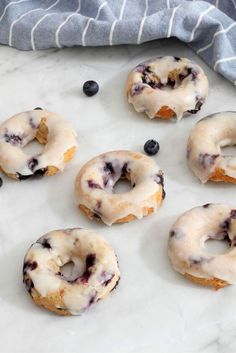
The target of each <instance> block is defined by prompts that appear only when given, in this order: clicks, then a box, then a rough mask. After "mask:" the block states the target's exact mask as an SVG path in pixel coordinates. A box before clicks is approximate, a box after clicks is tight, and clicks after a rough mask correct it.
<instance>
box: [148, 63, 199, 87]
mask: <svg viewBox="0 0 236 353" xmlns="http://www.w3.org/2000/svg"><path fill="white" fill-rule="evenodd" d="M197 75H198V73H197V72H196V71H195V70H193V69H192V68H191V67H187V66H186V67H185V68H183V69H175V70H172V71H170V72H169V73H168V77H167V81H166V83H163V82H161V79H160V77H159V76H158V75H157V74H156V73H155V72H153V71H152V70H151V68H150V66H147V67H146V68H145V69H144V71H143V74H142V82H143V83H144V84H148V85H149V86H150V87H152V88H153V89H162V90H165V91H170V90H173V89H176V88H178V87H179V86H181V85H182V84H183V81H184V80H185V78H187V77H188V78H189V79H191V80H195V79H196V77H197Z"/></svg>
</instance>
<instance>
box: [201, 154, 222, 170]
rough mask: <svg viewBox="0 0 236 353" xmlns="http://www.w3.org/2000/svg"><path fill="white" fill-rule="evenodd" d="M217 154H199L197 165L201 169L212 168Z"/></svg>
mask: <svg viewBox="0 0 236 353" xmlns="http://www.w3.org/2000/svg"><path fill="white" fill-rule="evenodd" d="M218 157H219V154H209V153H200V154H199V157H198V161H199V164H200V165H201V166H202V168H203V169H207V168H210V167H212V166H213V165H214V164H215V160H216V159H217V158H218Z"/></svg>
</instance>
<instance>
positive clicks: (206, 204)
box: [202, 203, 211, 208]
mask: <svg viewBox="0 0 236 353" xmlns="http://www.w3.org/2000/svg"><path fill="white" fill-rule="evenodd" d="M210 205H211V204H210V203H205V205H203V206H202V207H203V208H208V207H210Z"/></svg>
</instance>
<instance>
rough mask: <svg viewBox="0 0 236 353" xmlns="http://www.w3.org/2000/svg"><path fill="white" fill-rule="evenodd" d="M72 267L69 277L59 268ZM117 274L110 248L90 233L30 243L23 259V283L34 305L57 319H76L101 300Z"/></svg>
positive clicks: (64, 233)
mask: <svg viewBox="0 0 236 353" xmlns="http://www.w3.org/2000/svg"><path fill="white" fill-rule="evenodd" d="M68 263H70V264H71V263H72V264H73V265H74V267H73V269H72V272H71V273H70V274H67V275H65V274H63V270H62V268H63V266H65V265H66V264H68ZM119 278H120V272H119V269H118V263H117V258H116V255H115V253H114V251H113V249H112V248H111V246H110V245H109V244H108V243H107V242H106V241H105V240H104V239H103V238H102V237H100V236H99V235H97V234H95V233H94V232H92V231H89V230H85V229H81V228H75V229H65V230H55V231H52V232H50V233H48V234H46V235H44V236H43V237H41V238H40V239H39V240H38V241H37V242H36V243H34V244H33V245H32V246H31V247H30V248H29V250H28V252H27V254H26V256H25V258H24V266H23V282H24V284H25V286H26V289H27V291H28V292H29V293H30V295H31V297H32V299H33V300H34V302H35V303H36V304H38V305H41V306H43V307H45V308H46V309H48V310H50V311H54V312H55V313H57V314H59V315H79V314H81V313H83V311H85V310H86V309H88V308H89V307H90V306H91V305H92V304H94V303H96V302H97V301H98V300H100V299H102V298H105V297H106V296H107V295H108V294H109V293H110V292H111V291H112V290H113V289H114V288H115V287H116V286H117V284H118V281H119Z"/></svg>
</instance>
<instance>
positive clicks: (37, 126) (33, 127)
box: [29, 117, 39, 130]
mask: <svg viewBox="0 0 236 353" xmlns="http://www.w3.org/2000/svg"><path fill="white" fill-rule="evenodd" d="M29 125H30V126H31V127H32V129H34V130H36V129H38V128H39V124H37V123H35V122H34V120H33V118H32V117H31V118H30V119H29Z"/></svg>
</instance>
